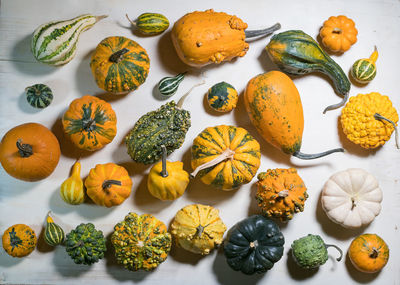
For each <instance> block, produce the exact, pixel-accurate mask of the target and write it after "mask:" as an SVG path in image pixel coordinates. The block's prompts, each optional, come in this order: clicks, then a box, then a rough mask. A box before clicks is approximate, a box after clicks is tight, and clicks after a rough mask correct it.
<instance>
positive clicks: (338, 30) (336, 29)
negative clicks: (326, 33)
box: [332, 27, 342, 34]
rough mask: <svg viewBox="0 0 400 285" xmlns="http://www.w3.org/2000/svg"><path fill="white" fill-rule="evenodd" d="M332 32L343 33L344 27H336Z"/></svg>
mask: <svg viewBox="0 0 400 285" xmlns="http://www.w3.org/2000/svg"><path fill="white" fill-rule="evenodd" d="M332 33H334V34H341V33H342V29H340V28H338V27H336V28H334V29H333V31H332Z"/></svg>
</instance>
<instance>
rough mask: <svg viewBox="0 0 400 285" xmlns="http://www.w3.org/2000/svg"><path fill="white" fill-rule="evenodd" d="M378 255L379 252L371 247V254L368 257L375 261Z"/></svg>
mask: <svg viewBox="0 0 400 285" xmlns="http://www.w3.org/2000/svg"><path fill="white" fill-rule="evenodd" d="M378 255H379V251H378V250H377V249H376V248H375V247H373V248H372V253H371V254H370V255H369V257H370V258H374V259H375V258H377V257H378Z"/></svg>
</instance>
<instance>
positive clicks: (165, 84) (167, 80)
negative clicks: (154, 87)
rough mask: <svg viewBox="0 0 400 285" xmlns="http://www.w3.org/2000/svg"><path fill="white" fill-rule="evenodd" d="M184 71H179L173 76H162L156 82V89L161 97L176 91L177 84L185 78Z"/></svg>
mask: <svg viewBox="0 0 400 285" xmlns="http://www.w3.org/2000/svg"><path fill="white" fill-rule="evenodd" d="M185 74H186V72H183V73H179V74H177V75H176V76H173V77H168V76H167V77H164V78H162V79H161V80H160V82H158V91H160V94H161V95H162V96H163V97H166V98H168V97H170V96H172V95H174V94H175V93H176V91H177V90H178V87H179V84H180V83H181V82H182V80H183V79H184V78H185Z"/></svg>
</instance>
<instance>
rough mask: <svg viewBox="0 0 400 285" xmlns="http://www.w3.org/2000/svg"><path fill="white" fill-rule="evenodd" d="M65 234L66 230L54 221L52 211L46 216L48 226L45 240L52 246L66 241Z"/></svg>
mask: <svg viewBox="0 0 400 285" xmlns="http://www.w3.org/2000/svg"><path fill="white" fill-rule="evenodd" d="M64 239H65V234H64V230H63V229H62V228H61V227H60V226H59V225H57V224H56V223H54V221H53V219H52V217H50V212H49V213H48V214H47V218H46V228H45V230H44V241H45V242H46V243H47V244H48V245H51V246H57V245H60V244H62V243H63V242H64Z"/></svg>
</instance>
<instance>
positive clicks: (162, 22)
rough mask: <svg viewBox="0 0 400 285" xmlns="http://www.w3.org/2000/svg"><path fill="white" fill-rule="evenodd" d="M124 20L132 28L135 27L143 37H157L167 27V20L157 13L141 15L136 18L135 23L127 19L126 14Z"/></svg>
mask: <svg viewBox="0 0 400 285" xmlns="http://www.w3.org/2000/svg"><path fill="white" fill-rule="evenodd" d="M126 18H127V19H128V21H129V22H130V23H131V24H132V26H134V27H136V28H137V29H138V31H139V32H140V33H142V34H144V35H149V36H152V35H157V34H160V33H162V32H164V31H165V30H166V29H168V27H169V21H168V19H167V18H166V17H165V16H164V15H162V14H158V13H143V14H141V15H139V17H137V19H136V20H135V21H132V20H131V19H129V17H128V14H126Z"/></svg>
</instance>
